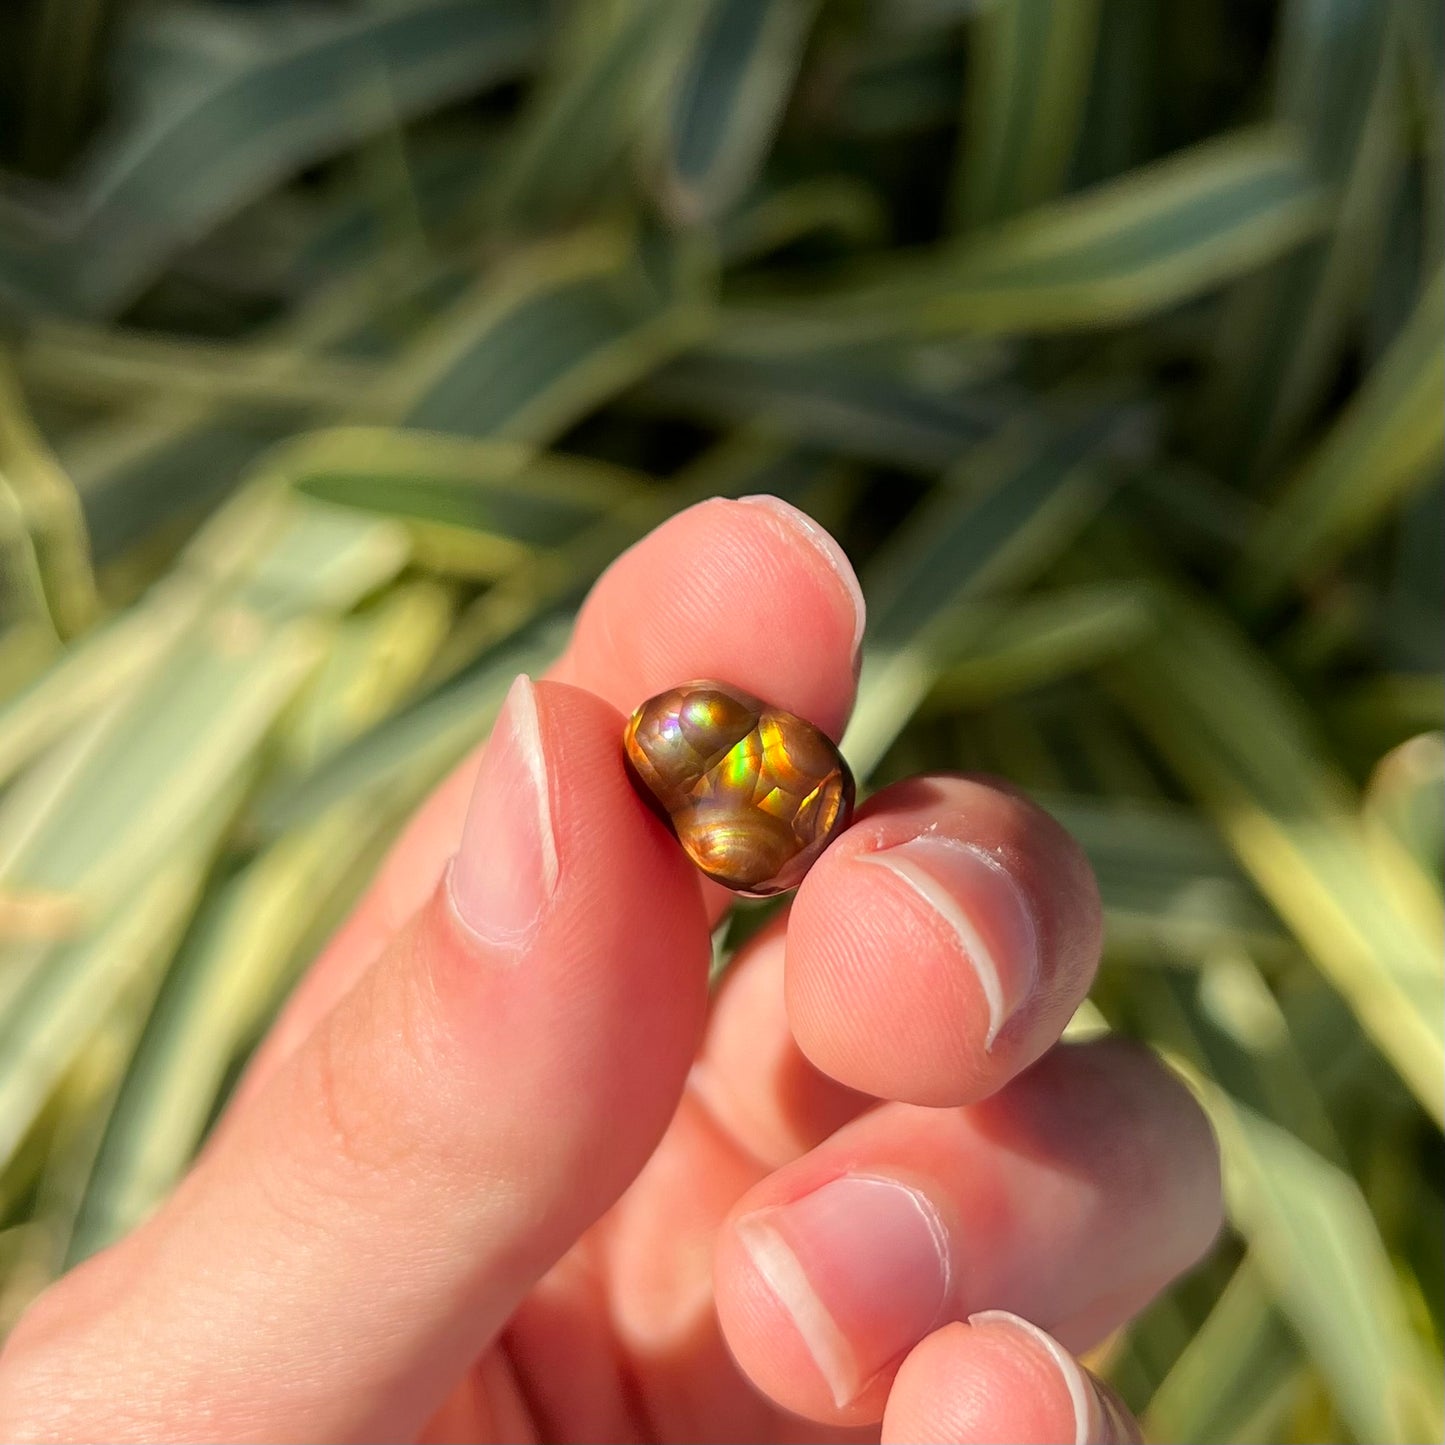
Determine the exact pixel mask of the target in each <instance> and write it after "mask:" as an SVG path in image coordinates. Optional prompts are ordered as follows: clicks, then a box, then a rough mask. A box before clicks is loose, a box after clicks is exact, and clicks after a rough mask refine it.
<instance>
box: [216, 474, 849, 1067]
mask: <svg viewBox="0 0 1445 1445" xmlns="http://www.w3.org/2000/svg"><path fill="white" fill-rule="evenodd" d="M863 620H864V604H863V594H862V591H861V589H860V588H859V586H858V580H857V578H856V576H855V575H854V573H853V569H852V567H851V566H850V565H849V563H848V560H847V557H846V556H845V555H844V553H843V551H842V549H841V548H840V547H839V546H838V544H837V543H836V542H835V541H834V540H833V539H832V538H831V537H830V536H829V535H828V534H827V532H825V531H824V530H823V529H822V528H821V527H819V526H818V525H817V523H816V522H814V521H813V520H812V519H811V518H810V517H808V516H807V515H806V514H805V513H803V512H801V511H799V510H798V508H796V507H794V506H791V505H790V504H789V503H787V502H784V501H782V500H781V499H780V498H777V497H770V496H762V497H747V498H743V499H741V500H739V501H729V500H724V499H721V498H719V499H714V500H711V501H706V502H700V503H698V504H697V505H696V506H693V507H689V508H687V509H686V510H685V511H682V512H679V513H677V514H676V515H675V516H673V517H670V518H669V519H668V520H667V521H665V522H664V523H662V525H661V526H659V527H657V528H656V529H655V530H654V531H652V532H650V533H649V534H648V535H647V536H646V537H644V538H643V539H642V540H641V541H640V542H638V543H637V544H636V545H635V546H633V547H632V548H630V549H629V550H628V551H626V552H624V553H623V554H622V555H621V556H620V557H618V558H617V560H616V561H615V562H613V564H612V565H611V566H610V567H609V568H608V569H607V570H606V571H605V572H604V573H603V574H602V576H601V577H600V578H599V579H598V581H597V583H596V585H595V586H594V587H593V589H592V591H591V593H590V594H589V596H588V598H587V600H586V602H584V603H583V606H582V609H581V611H580V612H579V614H578V617H577V623H576V626H575V628H574V631H573V635H572V638H571V640H570V642H569V644H568V647H567V649H566V651H565V652H564V654H563V655H562V657H561V658H560V659H559V660H558V662H557V664H556V665H555V666H554V667H553V668H552V669H551V670H550V671H549V672H548V673H547V676H548V677H549V678H551V679H553V680H555V681H559V682H566V683H571V684H572V685H573V686H576V687H582V688H585V689H586V690H587V691H589V692H592V693H595V694H596V695H597V696H599V697H601V698H603V699H604V700H605V701H607V702H609V703H611V704H612V705H613V706H614V707H616V708H617V709H618V710H619V711H621V712H624V713H626V712H630V711H631V710H632V709H633V708H634V707H636V706H637V704H638V703H640V702H642V701H644V700H645V699H646V698H648V697H651V696H653V695H654V694H656V693H659V692H662V691H664V690H665V689H666V688H669V687H673V686H676V685H677V684H678V683H680V682H686V681H688V680H690V679H692V678H697V677H716V678H719V679H721V680H723V681H727V682H731V683H733V684H734V685H735V686H737V687H740V688H742V689H744V690H745V691H747V692H751V693H753V694H755V695H756V696H758V697H762V698H766V699H767V700H768V701H769V702H770V703H772V704H773V705H774V706H777V707H780V708H784V709H786V710H787V711H789V712H793V713H796V714H798V715H799V716H800V717H805V718H807V719H808V720H809V721H810V722H813V723H814V724H816V725H817V726H818V727H820V728H821V729H823V731H824V732H826V733H828V734H829V735H830V736H831V737H833V738H835V739H836V738H838V737H839V736H841V734H842V731H843V726H844V724H845V723H846V721H847V719H848V713H849V711H850V709H851V708H852V705H853V694H854V689H855V685H856V672H857V660H858V646H859V642H860V640H861V638H862V633H863ZM476 769H477V755H476V754H473V755H471V756H469V757H468V758H467V759H466V760H464V761H463V762H462V763H461V764H460V765H459V766H458V767H457V768H456V769H455V770H454V771H453V772H452V774H451V775H450V776H449V777H448V778H447V779H446V780H445V781H444V782H443V783H442V784H441V785H440V786H439V787H438V788H437V789H436V791H435V792H434V793H432V794H431V796H430V797H429V798H428V799H427V800H426V802H424V803H423V804H422V806H421V808H420V809H419V810H418V811H417V813H416V814H415V815H414V816H413V818H412V820H411V822H410V823H409V824H408V826H407V828H406V829H405V831H404V832H403V833H402V835H401V837H400V839H399V840H398V841H397V843H396V844H395V845H394V847H393V848H392V850H391V852H390V854H389V855H388V856H387V858H386V860H385V862H384V863H383V864H382V866H381V868H380V870H379V871H378V873H377V875H376V878H375V879H374V880H373V882H372V884H371V886H370V888H369V889H368V891H367V893H366V895H365V897H364V898H363V899H362V900H361V902H360V903H359V904H358V906H357V908H356V910H355V912H354V913H353V914H352V916H351V918H350V919H349V920H348V921H347V923H345V924H344V925H343V926H342V928H341V930H340V932H338V934H337V935H336V936H335V938H333V939H332V941H331V943H330V944H329V945H328V946H327V948H326V949H325V951H324V952H323V953H322V954H321V956H320V957H319V958H318V959H317V961H316V963H315V964H314V965H313V966H312V968H311V969H310V971H309V972H308V974H307V975H306V977H305V978H304V979H303V980H302V981H301V983H300V984H299V985H298V987H297V989H296V991H295V993H294V994H293V995H292V997H291V999H290V1000H289V1002H288V1003H287V1005H286V1007H285V1009H284V1011H283V1013H282V1015H281V1017H280V1019H279V1020H278V1021H277V1024H276V1026H275V1027H274V1028H273V1029H272V1031H271V1033H270V1035H269V1036H268V1038H267V1039H266V1041H265V1043H263V1044H262V1046H261V1049H260V1050H259V1052H258V1053H257V1055H256V1057H255V1059H254V1060H253V1062H252V1065H251V1068H250V1070H249V1071H248V1073H247V1076H246V1079H245V1081H244V1083H243V1085H242V1090H243V1091H244V1092H249V1091H250V1090H252V1089H254V1088H257V1087H259V1086H260V1084H261V1083H262V1082H263V1081H264V1079H265V1078H267V1077H269V1075H270V1074H271V1072H272V1071H273V1070H274V1069H275V1067H276V1065H277V1064H278V1063H280V1062H281V1060H283V1059H284V1058H286V1057H287V1056H288V1055H289V1054H290V1053H291V1052H292V1051H293V1050H294V1049H295V1047H296V1046H297V1044H298V1043H299V1042H300V1041H301V1040H302V1039H304V1038H305V1037H306V1036H307V1035H308V1034H309V1033H310V1032H311V1030H312V1028H313V1027H314V1026H315V1024H316V1022H317V1020H318V1019H320V1018H321V1017H322V1016H323V1015H324V1014H326V1013H327V1012H329V1011H330V1009H331V1008H332V1007H334V1005H335V1004H336V1003H337V1002H338V1001H339V1000H340V999H341V998H342V997H343V996H344V995H345V994H346V993H347V992H348V991H349V990H350V988H351V987H352V985H353V984H354V983H355V982H356V980H357V978H358V977H360V975H361V974H362V972H363V971H364V970H365V969H366V967H367V965H368V964H369V963H370V962H371V961H372V960H373V959H374V958H375V957H376V955H377V954H378V953H379V952H380V949H381V947H382V945H383V944H384V943H385V942H386V940H387V938H389V937H390V936H391V934H392V933H394V932H395V931H396V929H397V928H399V927H400V926H401V924H402V923H403V922H405V920H406V919H407V918H409V917H410V916H411V915H412V914H413V913H414V912H415V911H416V909H417V908H419V907H420V906H421V905H422V903H423V902H425V900H426V899H427V898H428V897H429V896H430V894H431V892H432V890H433V889H434V888H435V887H436V884H437V880H438V879H439V878H440V877H441V873H442V869H443V868H444V867H445V866H446V862H447V860H448V859H449V858H450V857H451V855H452V853H453V852H454V851H455V850H456V846H457V841H458V839H459V838H460V836H461V829H462V821H463V819H464V817H465V816H466V810H467V802H468V799H469V798H470V795H471V789H472V781H473V778H474V777H475V774H476ZM699 876H700V875H699ZM706 886H707V888H708V889H709V890H711V892H712V895H713V896H712V899H711V900H710V901H711V911H712V913H713V915H714V916H716V915H717V914H718V913H720V912H721V911H722V907H723V904H724V901H725V899H726V895H725V893H724V891H723V890H722V889H720V888H718V887H717V885H715V884H710V883H709V884H707V885H706Z"/></svg>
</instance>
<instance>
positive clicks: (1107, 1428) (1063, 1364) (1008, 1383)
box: [882, 1310, 1139, 1445]
mask: <svg viewBox="0 0 1445 1445" xmlns="http://www.w3.org/2000/svg"><path fill="white" fill-rule="evenodd" d="M882 1438H883V1440H884V1441H885V1442H889V1441H898V1442H903V1441H910V1442H919V1441H930V1442H932V1441H937V1442H952V1445H984V1442H998V1441H1012V1442H1018V1445H1029V1442H1038V1445H1047V1442H1058V1441H1074V1442H1076V1445H1115V1442H1128V1441H1137V1440H1138V1438H1139V1437H1138V1434H1137V1431H1136V1429H1135V1426H1134V1424H1133V1421H1132V1420H1131V1419H1130V1417H1129V1415H1128V1412H1127V1411H1126V1410H1125V1409H1124V1407H1123V1405H1122V1404H1121V1403H1120V1402H1119V1401H1118V1399H1117V1397H1116V1396H1115V1395H1114V1394H1113V1392H1112V1391H1110V1390H1108V1389H1107V1388H1106V1387H1103V1386H1101V1385H1100V1383H1099V1382H1098V1381H1097V1380H1095V1379H1094V1378H1093V1376H1091V1375H1090V1374H1089V1372H1088V1371H1087V1370H1085V1369H1084V1367H1083V1366H1082V1365H1081V1364H1080V1363H1079V1362H1078V1361H1077V1360H1076V1359H1075V1358H1074V1357H1073V1356H1072V1355H1070V1354H1069V1353H1068V1351H1066V1350H1065V1349H1064V1348H1063V1346H1062V1345H1060V1344H1059V1343H1058V1341H1057V1340H1055V1339H1053V1338H1052V1336H1050V1335H1048V1334H1046V1333H1045V1332H1044V1331H1043V1330H1041V1329H1039V1328H1038V1327H1037V1326H1036V1325H1033V1324H1030V1323H1029V1322H1028V1321H1027V1320H1025V1319H1022V1318H1020V1317H1019V1316H1018V1315H1014V1314H1010V1313H1008V1312H1006V1311H1003V1310H989V1311H986V1312H984V1313H981V1314H975V1315H973V1316H971V1317H970V1319H969V1320H968V1322H967V1323H966V1324H965V1323H955V1324H950V1325H947V1326H945V1327H944V1328H943V1329H941V1330H937V1331H935V1332H934V1333H933V1334H932V1335H930V1336H929V1337H928V1338H927V1339H925V1340H923V1341H921V1342H920V1343H919V1344H918V1345H917V1346H916V1347H915V1348H914V1349H913V1350H912V1351H911V1352H910V1354H909V1355H908V1357H907V1359H905V1360H904V1362H903V1364H902V1365H901V1366H900V1367H899V1370H898V1374H897V1376H896V1378H895V1380H894V1383H893V1389H892V1392H891V1394H890V1395H889V1399H888V1406H887V1409H886V1411H885V1412H884V1417H883V1435H882Z"/></svg>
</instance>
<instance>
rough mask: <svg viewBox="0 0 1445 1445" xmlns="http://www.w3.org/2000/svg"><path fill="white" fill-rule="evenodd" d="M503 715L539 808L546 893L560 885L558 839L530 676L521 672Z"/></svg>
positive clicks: (535, 694)
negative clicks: (510, 729) (558, 878)
mask: <svg viewBox="0 0 1445 1445" xmlns="http://www.w3.org/2000/svg"><path fill="white" fill-rule="evenodd" d="M502 714H503V716H504V717H505V718H506V719H507V720H508V722H509V723H510V724H511V728H512V740H513V742H514V743H515V745H516V749H517V758H518V761H519V762H520V763H521V764H522V766H523V767H525V768H526V769H527V777H528V780H529V781H530V783H531V790H530V791H531V793H532V797H533V798H534V799H535V800H536V805H537V832H538V836H539V838H540V840H541V845H542V849H541V851H542V878H543V891H544V893H551V891H552V890H553V888H555V887H556V886H557V839H556V837H555V835H554V834H553V832H552V798H551V791H550V789H549V787H548V784H547V757H546V754H545V753H544V752H543V751H542V719H541V716H540V714H539V713H538V711H537V689H536V688H535V687H534V686H533V685H532V679H531V678H530V677H528V676H527V675H526V673H519V674H518V675H517V678H516V680H515V681H514V682H513V683H512V686H511V688H510V689H509V690H508V692H507V700H506V702H505V703H504V704H503V705H502Z"/></svg>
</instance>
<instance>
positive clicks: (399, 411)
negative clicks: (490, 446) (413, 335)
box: [362, 230, 708, 442]
mask: <svg viewBox="0 0 1445 1445" xmlns="http://www.w3.org/2000/svg"><path fill="white" fill-rule="evenodd" d="M694 261H695V257H694V256H693V255H692V254H688V253H685V252H684V251H679V250H677V249H675V248H671V247H664V246H658V245H654V244H647V243H644V244H642V245H636V244H634V243H633V238H632V237H630V236H629V235H628V234H627V233H626V232H625V231H622V230H601V231H598V230H593V231H589V232H586V233H583V234H581V235H578V236H575V237H570V238H567V239H566V240H563V241H560V242H552V243H549V244H545V245H538V246H537V247H535V248H533V249H532V250H530V251H526V252H523V253H522V254H521V255H520V256H519V257H518V258H516V260H514V262H513V263H512V264H511V265H510V266H509V267H507V268H506V270H505V271H504V273H503V274H501V275H500V276H498V277H495V278H493V277H487V278H485V279H484V280H483V281H481V282H480V283H479V284H478V285H477V287H476V288H474V290H473V291H472V292H471V293H470V294H469V295H466V296H464V297H462V298H461V299H460V300H459V301H458V303H457V304H456V305H455V306H453V307H452V308H450V309H449V311H448V312H447V313H446V315H445V316H444V317H443V318H442V319H441V320H440V321H439V322H438V323H437V324H436V325H435V326H433V327H432V328H431V329H430V331H429V332H428V333H427V334H426V335H424V336H423V337H422V338H421V339H420V340H419V341H418V342H417V343H416V344H415V345H414V346H413V347H412V348H411V349H410V351H409V352H408V353H407V354H406V355H405V356H404V357H403V358H402V359H401V360H400V362H399V363H398V364H397V366H396V367H395V368H394V370H393V371H392V372H391V373H390V374H389V375H388V376H387V377H386V378H385V379H384V380H383V382H382V384H381V387H380V390H379V393H378V394H376V395H375V396H374V397H373V398H372V399H371V400H370V402H369V403H368V404H367V405H366V406H364V407H363V408H362V410H363V412H364V414H366V415H368V416H369V417H371V418H375V417H377V416H378V415H379V416H382V417H386V416H394V417H396V418H398V419H400V420H404V421H405V422H406V423H407V424H408V425H409V426H413V427H419V428H432V429H435V430H440V431H453V432H459V433H463V434H466V435H470V436H495V437H500V438H504V439H512V440H520V441H532V442H541V441H547V440H550V439H551V438H552V437H554V436H555V435H557V434H558V433H559V432H561V431H562V430H564V429H565V428H566V427H567V426H568V425H570V424H571V423H572V422H573V421H575V420H577V419H578V418H579V417H581V416H583V415H585V414H586V412H588V411H590V410H591V409H592V408H593V407H595V406H596V405H597V404H598V403H599V402H601V401H603V400H605V399H607V398H608V397H610V396H612V395H614V394H615V393H616V392H618V391H620V390H622V389H623V388H624V387H626V386H628V385H630V384H631V383H632V382H633V381H635V380H636V379H637V378H638V377H639V376H641V375H644V374H646V373H647V372H648V371H650V370H652V368H653V367H654V366H656V365H657V364H658V363H659V362H660V361H661V360H662V359H663V358H665V357H666V356H669V355H671V354H672V353H674V352H676V351H677V350H679V349H681V348H682V347H683V346H685V345H687V344H688V343H690V342H691V341H693V340H694V339H695V338H696V337H697V336H698V335H700V334H701V332H702V330H703V329H704V327H705V326H706V324H707V315H708V308H707V304H706V291H705V286H704V283H702V281H701V279H700V277H699V276H698V275H697V273H696V267H695V264H694Z"/></svg>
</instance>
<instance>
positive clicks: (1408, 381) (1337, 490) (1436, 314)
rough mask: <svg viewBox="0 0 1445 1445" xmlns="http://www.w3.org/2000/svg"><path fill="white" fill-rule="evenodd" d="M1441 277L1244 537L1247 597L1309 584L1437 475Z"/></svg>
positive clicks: (1443, 425)
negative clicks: (1252, 530) (1254, 528)
mask: <svg viewBox="0 0 1445 1445" xmlns="http://www.w3.org/2000/svg"><path fill="white" fill-rule="evenodd" d="M1442 318H1445V274H1440V275H1437V276H1436V277H1435V278H1434V280H1433V281H1432V282H1431V284H1430V286H1429V288H1428V289H1427V290H1426V292H1425V293H1424V295H1423V296H1422V297H1421V298H1420V302H1419V304H1418V306H1417V307H1416V309H1415V313H1414V315H1413V316H1412V317H1411V319H1410V321H1409V323H1408V325H1407V326H1406V327H1405V330H1404V331H1403V332H1402V333H1401V335H1400V336H1399V338H1398V339H1397V340H1396V342H1395V344H1394V345H1393V346H1392V347H1391V348H1390V350H1389V352H1388V353H1387V355H1386V356H1385V357H1384V359H1383V360H1382V361H1381V362H1380V365H1379V366H1378V367H1377V368H1376V369H1375V370H1374V371H1373V372H1371V373H1370V375H1369V377H1368V378H1367V379H1366V381H1365V384H1364V385H1363V386H1362V387H1361V389H1360V391H1359V392H1358V393H1357V394H1356V396H1355V398H1354V399H1353V401H1352V402H1351V403H1350V405H1349V406H1348V407H1347V408H1346V409H1345V411H1344V412H1343V413H1342V414H1341V415H1340V417H1339V419H1338V420H1337V421H1336V422H1335V423H1334V425H1333V426H1332V427H1331V428H1330V430H1329V431H1328V432H1327V433H1326V434H1325V436H1324V437H1323V438H1322V439H1321V440H1320V442H1319V443H1318V445H1317V446H1316V447H1315V449H1314V450H1313V451H1312V452H1311V454H1310V455H1309V457H1307V458H1306V460H1305V462H1304V464H1303V466H1302V467H1301V469H1300V470H1299V471H1298V472H1297V473H1296V474H1295V476H1294V477H1293V478H1292V480H1291V481H1290V483H1289V486H1288V487H1287V488H1286V490H1285V491H1284V493H1283V494H1282V495H1281V496H1280V498H1279V500H1278V501H1277V502H1276V503H1275V504H1274V505H1273V507H1272V508H1271V509H1270V511H1269V513H1268V514H1267V515H1266V517H1265V518H1264V521H1263V522H1262V524H1261V525H1260V527H1259V528H1258V530H1257V531H1256V532H1255V533H1254V535H1253V536H1252V537H1251V539H1250V544H1249V547H1248V550H1247V551H1246V553H1245V556H1244V558H1243V559H1242V560H1241V563H1240V571H1239V577H1238V583H1239V586H1240V588H1241V590H1242V592H1243V594H1244V595H1245V597H1246V598H1247V599H1248V600H1249V601H1251V602H1253V603H1257V604H1258V603H1265V602H1270V601H1273V600H1274V599H1275V598H1277V597H1278V596H1279V595H1280V594H1281V593H1282V592H1283V591H1284V589H1285V588H1286V587H1287V586H1288V585H1289V584H1290V583H1291V582H1308V581H1310V580H1311V579H1312V578H1313V577H1315V576H1316V575H1318V573H1319V572H1320V571H1321V569H1323V568H1325V567H1327V566H1328V565H1329V564H1330V563H1331V562H1332V561H1333V560H1334V559H1335V558H1336V557H1337V556H1338V555H1339V554H1340V552H1341V551H1342V550H1343V549H1344V548H1345V547H1347V546H1349V544H1350V543H1351V542H1353V541H1354V540H1355V539H1356V538H1357V537H1359V536H1360V535H1361V534H1362V533H1364V532H1365V531H1367V530H1368V529H1369V528H1370V527H1371V526H1373V525H1377V524H1378V523H1379V521H1380V520H1382V519H1383V518H1384V517H1385V516H1387V515H1389V513H1390V511H1391V509H1392V508H1393V507H1394V506H1395V505H1397V504H1398V502H1399V500H1400V499H1401V498H1402V497H1404V496H1406V495H1407V494H1408V493H1409V491H1410V490H1411V489H1412V488H1415V487H1419V486H1422V485H1424V484H1425V483H1427V482H1429V481H1431V480H1432V479H1433V478H1435V477H1437V476H1438V475H1439V471H1440V464H1441V458H1442V455H1445V416H1442V412H1441V407H1440V404H1439V403H1440V394H1441V392H1442V390H1445V331H1442Z"/></svg>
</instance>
